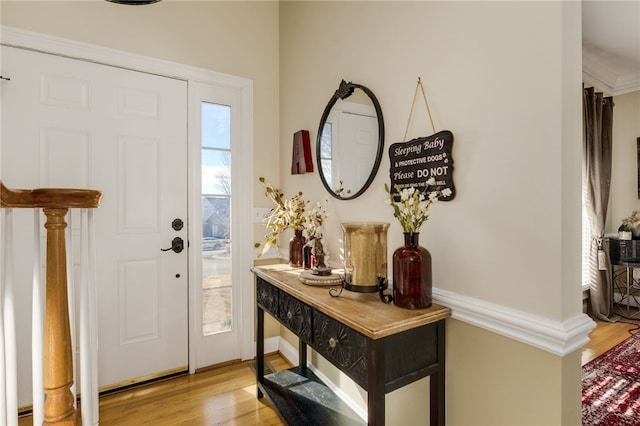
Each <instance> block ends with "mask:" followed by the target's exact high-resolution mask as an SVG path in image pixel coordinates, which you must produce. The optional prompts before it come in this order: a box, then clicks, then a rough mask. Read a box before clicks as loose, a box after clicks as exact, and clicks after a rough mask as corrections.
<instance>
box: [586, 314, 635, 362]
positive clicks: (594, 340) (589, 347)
mask: <svg viewBox="0 0 640 426" xmlns="http://www.w3.org/2000/svg"><path fill="white" fill-rule="evenodd" d="M623 321H624V322H623ZM626 321H628V320H624V319H623V320H621V321H620V322H605V321H600V320H596V324H597V325H596V328H594V329H593V331H592V332H591V334H589V339H591V341H590V342H589V343H587V344H586V345H585V346H584V348H583V349H582V365H584V364H586V363H587V362H589V361H591V360H592V359H594V358H596V357H598V355H601V354H603V353H605V352H606V351H608V350H609V349H611V348H612V347H614V346H615V345H617V344H618V343H620V342H622V341H623V340H625V339H626V338H628V337H629V336H631V334H630V333H629V330H632V329H637V328H638V324H640V321H637V320H635V321H629V322H631V323H629V322H626Z"/></svg>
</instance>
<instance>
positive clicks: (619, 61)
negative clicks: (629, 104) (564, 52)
mask: <svg viewBox="0 0 640 426" xmlns="http://www.w3.org/2000/svg"><path fill="white" fill-rule="evenodd" d="M582 71H583V79H584V81H585V83H586V84H589V85H593V86H595V87H597V88H598V89H599V90H602V91H604V92H606V93H607V94H609V95H622V94H624V93H629V92H633V91H636V90H640V0H624V1H617V0H583V2H582Z"/></svg>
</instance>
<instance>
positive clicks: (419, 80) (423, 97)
mask: <svg viewBox="0 0 640 426" xmlns="http://www.w3.org/2000/svg"><path fill="white" fill-rule="evenodd" d="M418 88H420V91H421V92H422V99H424V104H425V105H426V106H427V114H428V115H429V121H430V122H431V129H432V130H433V133H435V132H436V126H434V125H433V117H431V109H430V108H429V102H427V95H425V94H424V86H422V79H421V78H420V77H418V84H416V91H415V93H414V94H413V102H411V110H410V111H409V120H407V128H406V129H405V131H404V138H402V140H403V141H404V142H406V141H407V133H409V125H410V124H411V117H413V107H415V106H416V97H418Z"/></svg>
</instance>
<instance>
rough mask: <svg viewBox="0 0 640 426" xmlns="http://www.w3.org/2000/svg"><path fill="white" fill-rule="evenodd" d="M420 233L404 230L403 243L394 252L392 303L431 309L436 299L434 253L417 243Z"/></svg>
mask: <svg viewBox="0 0 640 426" xmlns="http://www.w3.org/2000/svg"><path fill="white" fill-rule="evenodd" d="M419 235H420V234H419V233H418V232H405V233H404V246H402V247H400V248H398V249H396V251H395V252H394V253H393V304H394V305H396V306H399V307H401V308H406V309H422V308H428V307H429V306H431V303H432V302H433V297H432V290H433V284H432V282H431V253H429V251H428V250H427V249H426V248H424V247H421V246H420V245H418V237H419Z"/></svg>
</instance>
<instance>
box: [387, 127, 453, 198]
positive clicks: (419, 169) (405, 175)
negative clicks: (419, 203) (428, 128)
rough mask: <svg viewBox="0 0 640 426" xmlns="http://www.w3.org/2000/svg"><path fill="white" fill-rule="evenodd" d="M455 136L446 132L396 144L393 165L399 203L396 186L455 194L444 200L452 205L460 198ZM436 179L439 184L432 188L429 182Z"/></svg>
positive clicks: (392, 151)
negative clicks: (453, 153) (456, 184)
mask: <svg viewBox="0 0 640 426" xmlns="http://www.w3.org/2000/svg"><path fill="white" fill-rule="evenodd" d="M452 148H453V133H451V132H450V131H448V130H443V131H441V132H438V133H436V134H434V135H431V136H427V137H423V138H416V139H412V140H410V141H408V142H399V143H394V144H392V145H391V146H390V147H389V160H390V163H391V169H390V172H389V174H390V176H391V188H390V189H391V191H392V194H393V196H394V199H396V200H399V197H400V196H399V194H398V191H397V189H396V185H397V186H399V187H400V190H403V189H404V188H411V187H414V188H416V189H417V190H419V191H424V190H427V189H431V190H436V189H440V190H442V189H445V188H449V189H450V190H451V195H450V196H448V197H442V198H440V200H442V201H449V200H452V199H453V198H454V197H455V196H456V190H455V187H454V185H453V157H452V156H451V150H452ZM430 178H434V179H435V180H436V183H435V185H434V186H432V187H431V188H428V187H429V185H427V180H428V179H430Z"/></svg>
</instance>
